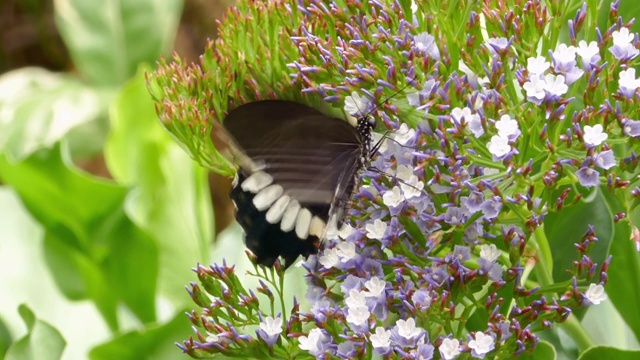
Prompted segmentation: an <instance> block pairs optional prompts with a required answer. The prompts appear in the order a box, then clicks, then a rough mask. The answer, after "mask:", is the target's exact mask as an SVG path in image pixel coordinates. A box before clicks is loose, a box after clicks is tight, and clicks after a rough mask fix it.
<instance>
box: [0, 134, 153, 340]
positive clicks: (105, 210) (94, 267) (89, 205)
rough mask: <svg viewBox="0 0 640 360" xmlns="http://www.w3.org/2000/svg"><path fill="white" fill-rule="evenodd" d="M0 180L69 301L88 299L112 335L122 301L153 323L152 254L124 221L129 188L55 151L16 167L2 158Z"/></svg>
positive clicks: (147, 241) (147, 243)
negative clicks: (12, 193)
mask: <svg viewBox="0 0 640 360" xmlns="http://www.w3.org/2000/svg"><path fill="white" fill-rule="evenodd" d="M0 178H2V179H3V180H4V181H5V182H6V183H7V184H9V185H11V186H12V187H13V188H14V189H15V190H16V192H17V193H18V194H19V195H20V197H21V199H22V201H23V203H24V204H25V207H26V208H27V209H28V210H29V211H30V212H31V214H32V215H33V216H34V217H35V218H36V219H37V220H38V221H39V222H40V223H41V224H42V225H43V227H44V229H45V242H44V246H45V250H46V251H45V256H46V261H47V264H48V265H49V267H50V268H51V270H52V271H51V272H52V275H53V277H54V279H55V281H56V283H57V285H58V286H59V287H60V289H61V290H62V291H63V293H64V294H65V295H66V296H67V297H69V298H70V299H85V298H89V299H92V300H93V301H94V302H95V303H96V306H97V308H98V309H99V310H100V312H101V313H102V315H103V316H104V318H105V320H106V322H107V323H108V324H109V326H110V327H111V328H112V329H113V330H116V329H117V328H118V324H117V318H116V307H117V305H118V303H119V302H120V301H122V302H124V303H125V304H126V305H127V306H128V307H129V308H130V309H131V310H132V311H133V313H134V314H135V315H136V316H137V317H138V318H139V319H140V320H142V321H145V322H147V321H153V320H154V319H155V310H154V309H155V307H154V305H155V300H154V293H155V284H156V281H157V279H156V273H157V259H156V256H157V251H156V248H155V244H154V243H153V241H152V240H151V239H150V238H149V236H148V235H147V234H146V233H145V232H144V231H142V230H140V229H139V228H137V227H136V226H135V224H133V222H132V221H131V220H130V219H129V218H128V217H127V216H126V215H125V212H124V201H125V196H126V194H127V189H125V188H123V187H121V186H118V185H116V184H114V183H112V182H111V181H107V180H104V179H100V178H96V177H93V176H90V175H88V174H85V173H82V172H81V171H79V170H77V169H75V168H74V167H73V165H72V164H71V161H70V160H69V159H68V152H66V151H63V150H61V148H60V147H59V146H56V147H54V148H53V149H52V150H51V151H45V150H41V151H39V152H37V153H36V154H34V155H32V156H30V157H29V158H27V159H25V160H24V161H22V162H20V163H17V164H11V163H10V162H8V161H7V159H6V158H5V157H1V156H0Z"/></svg>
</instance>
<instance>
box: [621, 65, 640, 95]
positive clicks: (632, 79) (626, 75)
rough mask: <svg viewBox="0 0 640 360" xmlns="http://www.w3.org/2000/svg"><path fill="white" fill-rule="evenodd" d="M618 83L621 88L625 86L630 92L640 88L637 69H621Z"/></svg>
mask: <svg viewBox="0 0 640 360" xmlns="http://www.w3.org/2000/svg"><path fill="white" fill-rule="evenodd" d="M618 85H619V86H620V88H624V89H625V90H628V91H630V92H635V91H636V89H637V88H640V79H636V69H634V68H628V69H627V70H622V71H620V79H618Z"/></svg>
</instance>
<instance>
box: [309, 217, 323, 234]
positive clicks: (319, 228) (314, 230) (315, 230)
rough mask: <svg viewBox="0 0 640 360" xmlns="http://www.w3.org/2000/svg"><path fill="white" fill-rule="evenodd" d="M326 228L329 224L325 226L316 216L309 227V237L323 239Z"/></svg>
mask: <svg viewBox="0 0 640 360" xmlns="http://www.w3.org/2000/svg"><path fill="white" fill-rule="evenodd" d="M326 226H327V224H325V223H324V221H322V219H320V218H319V217H317V216H314V217H313V219H311V224H310V225H309V235H312V236H317V237H318V238H320V239H322V235H323V233H324V229H325V227H326Z"/></svg>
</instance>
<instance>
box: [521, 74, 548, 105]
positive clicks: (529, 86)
mask: <svg viewBox="0 0 640 360" xmlns="http://www.w3.org/2000/svg"><path fill="white" fill-rule="evenodd" d="M545 86H546V83H545V81H544V80H542V79H540V78H538V77H537V76H530V77H529V81H527V82H525V83H524V85H522V88H523V89H524V91H526V92H527V98H528V99H527V100H529V101H531V102H533V103H535V104H538V105H539V104H540V103H541V102H542V100H544V96H545V92H544V88H545Z"/></svg>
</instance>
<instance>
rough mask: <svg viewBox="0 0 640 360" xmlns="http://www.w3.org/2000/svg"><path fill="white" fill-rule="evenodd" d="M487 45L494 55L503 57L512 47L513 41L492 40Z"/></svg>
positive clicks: (504, 39) (503, 39)
mask: <svg viewBox="0 0 640 360" xmlns="http://www.w3.org/2000/svg"><path fill="white" fill-rule="evenodd" d="M485 45H486V47H487V48H488V49H489V51H491V53H492V54H494V55H501V54H503V53H504V52H505V50H507V49H508V48H509V46H511V41H509V40H507V39H506V38H490V39H489V40H487V42H486V44H485Z"/></svg>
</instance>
